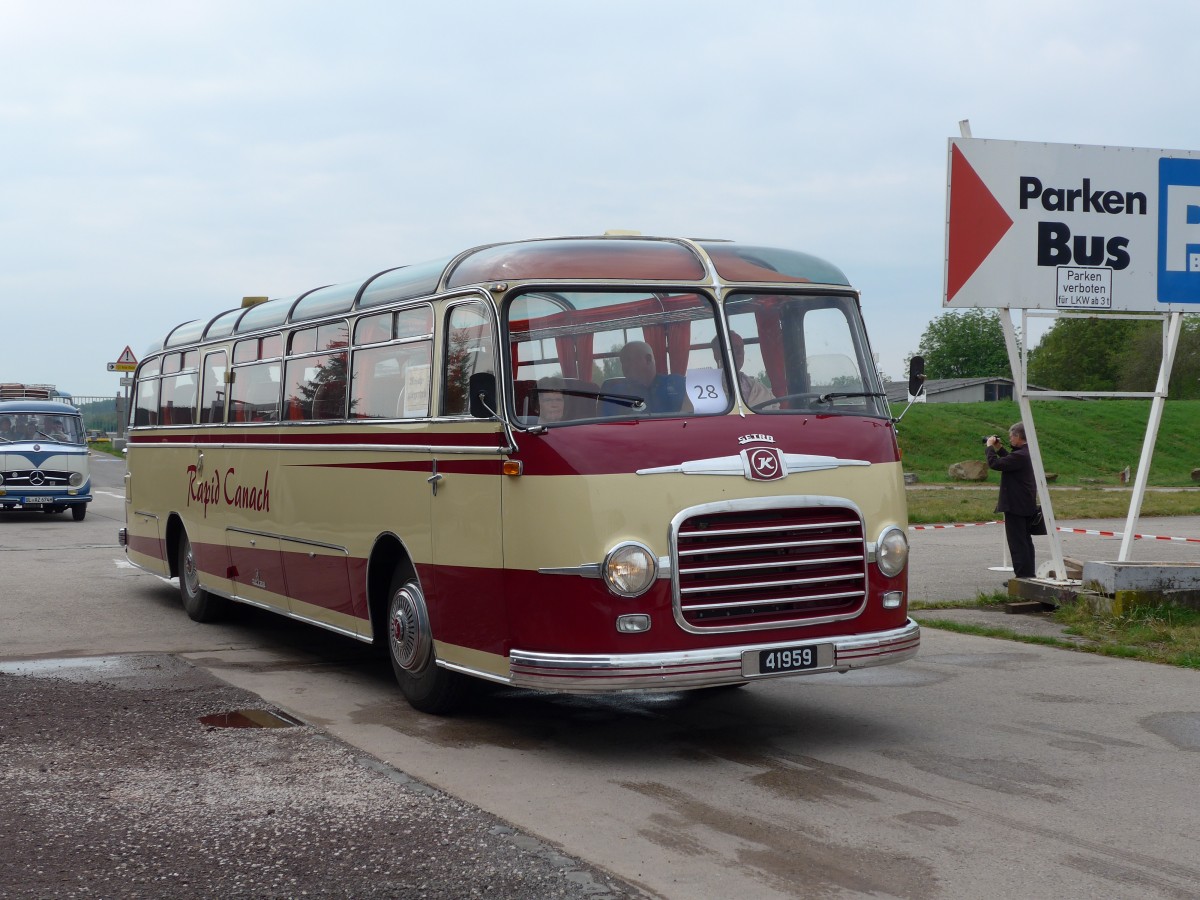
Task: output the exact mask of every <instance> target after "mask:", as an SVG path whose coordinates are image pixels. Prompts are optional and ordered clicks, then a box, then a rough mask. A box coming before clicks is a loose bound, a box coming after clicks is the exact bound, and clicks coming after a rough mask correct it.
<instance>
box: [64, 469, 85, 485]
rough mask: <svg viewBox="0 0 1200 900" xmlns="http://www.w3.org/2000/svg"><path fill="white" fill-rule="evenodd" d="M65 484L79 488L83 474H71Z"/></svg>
mask: <svg viewBox="0 0 1200 900" xmlns="http://www.w3.org/2000/svg"><path fill="white" fill-rule="evenodd" d="M67 483H68V484H69V485H71V487H79V486H80V485H81V484H83V473H82V472H72V473H71V477H70V478H68V479H67Z"/></svg>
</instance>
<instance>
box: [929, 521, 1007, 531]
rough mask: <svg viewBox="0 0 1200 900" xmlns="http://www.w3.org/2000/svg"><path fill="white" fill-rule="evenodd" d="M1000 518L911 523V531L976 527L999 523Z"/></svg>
mask: <svg viewBox="0 0 1200 900" xmlns="http://www.w3.org/2000/svg"><path fill="white" fill-rule="evenodd" d="M999 524H1000V520H999V519H993V520H992V521H991V522H960V523H958V524H951V525H909V526H908V530H909V531H937V530H938V529H941V528H976V527H978V526H980V525H999Z"/></svg>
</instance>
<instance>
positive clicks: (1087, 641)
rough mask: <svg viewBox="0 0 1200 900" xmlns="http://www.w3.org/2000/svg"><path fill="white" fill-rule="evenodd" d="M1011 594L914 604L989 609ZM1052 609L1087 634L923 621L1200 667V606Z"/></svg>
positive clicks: (923, 624)
mask: <svg viewBox="0 0 1200 900" xmlns="http://www.w3.org/2000/svg"><path fill="white" fill-rule="evenodd" d="M1009 599H1010V598H1009V597H1007V596H1006V595H1003V594H997V595H993V596H980V597H979V598H978V599H976V600H975V601H974V602H972V601H963V602H961V603H914V604H913V605H912V608H913V609H914V610H921V609H926V610H929V609H933V610H936V609H970V608H973V607H974V608H979V609H988V608H994V607H995V606H997V605H998V604H1000V603H1004V602H1007V601H1008V600H1009ZM1052 615H1053V619H1054V621H1056V622H1058V623H1060V624H1061V625H1063V626H1064V632H1065V633H1066V634H1068V635H1074V636H1076V637H1077V638H1082V640H1078V639H1076V640H1068V639H1066V638H1058V637H1052V636H1048V635H1031V634H1020V633H1018V632H1015V631H1013V630H1011V629H1008V628H1001V627H995V626H987V625H974V624H969V623H964V622H955V621H951V620H949V619H938V618H936V617H926V616H921V627H923V628H928V627H932V628H940V629H942V630H944V631H957V632H959V633H961V634H975V635H981V636H983V637H995V638H1004V639H1006V640H1012V641H1019V642H1021V643H1026V644H1042V645H1044V646H1050V647H1061V648H1063V649H1067V650H1078V651H1082V652H1085V653H1096V654H1098V655H1100V656H1112V657H1117V658H1119V659H1137V660H1142V661H1144V662H1156V663H1163V664H1165V665H1172V666H1180V667H1182V668H1186V669H1200V610H1194V609H1188V608H1186V607H1179V606H1169V605H1158V606H1145V607H1135V608H1134V609H1133V610H1131V611H1130V612H1128V613H1125V614H1124V615H1120V616H1103V615H1097V614H1095V613H1092V612H1091V611H1090V610H1088V609H1087V608H1086V607H1084V606H1079V605H1067V606H1060V607H1059V608H1058V609H1057V610H1055V611H1054V613H1053V614H1052Z"/></svg>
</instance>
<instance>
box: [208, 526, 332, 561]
mask: <svg viewBox="0 0 1200 900" xmlns="http://www.w3.org/2000/svg"><path fill="white" fill-rule="evenodd" d="M225 530H226V531H227V532H228V531H233V532H236V533H237V534H249V535H252V536H254V537H266V538H274V539H275V540H277V541H287V542H288V543H290V544H305V545H309V546H312V547H322V548H324V549H326V550H337V551H338V552H339V553H345V554H346V555H347V556H349V555H350V551H349V550H348V549H347V548H345V547H342V546H341V545H339V544H326V543H325V542H324V541H310V540H307V539H305V538H298V537H289V536H288V535H286V534H277V533H275V532H273V531H255V530H253V529H250V528H237V527H235V526H233V525H229V526H226V528H225Z"/></svg>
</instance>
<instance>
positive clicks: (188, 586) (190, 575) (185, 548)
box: [178, 530, 229, 622]
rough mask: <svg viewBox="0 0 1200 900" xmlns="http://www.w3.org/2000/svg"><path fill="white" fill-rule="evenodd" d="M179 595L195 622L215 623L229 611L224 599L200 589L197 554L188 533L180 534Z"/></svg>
mask: <svg viewBox="0 0 1200 900" xmlns="http://www.w3.org/2000/svg"><path fill="white" fill-rule="evenodd" d="M178 564H179V595H180V596H181V597H182V598H183V609H184V612H186V613H187V614H188V617H189V618H190V619H192V620H193V621H195V622H215V621H217V620H218V619H220V618H221V617H223V616H224V615H225V613H226V611H227V610H228V609H229V601H228V600H226V599H225V598H224V597H214V596H213V595H212V594H210V593H209V592H208V591H206V590H205V589H204V588H202V587H200V572H199V570H198V569H197V568H196V553H195V551H194V550H192V542H191V541H190V540H188V536H187V532H186V531H183V530H180V532H179V559H178Z"/></svg>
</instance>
